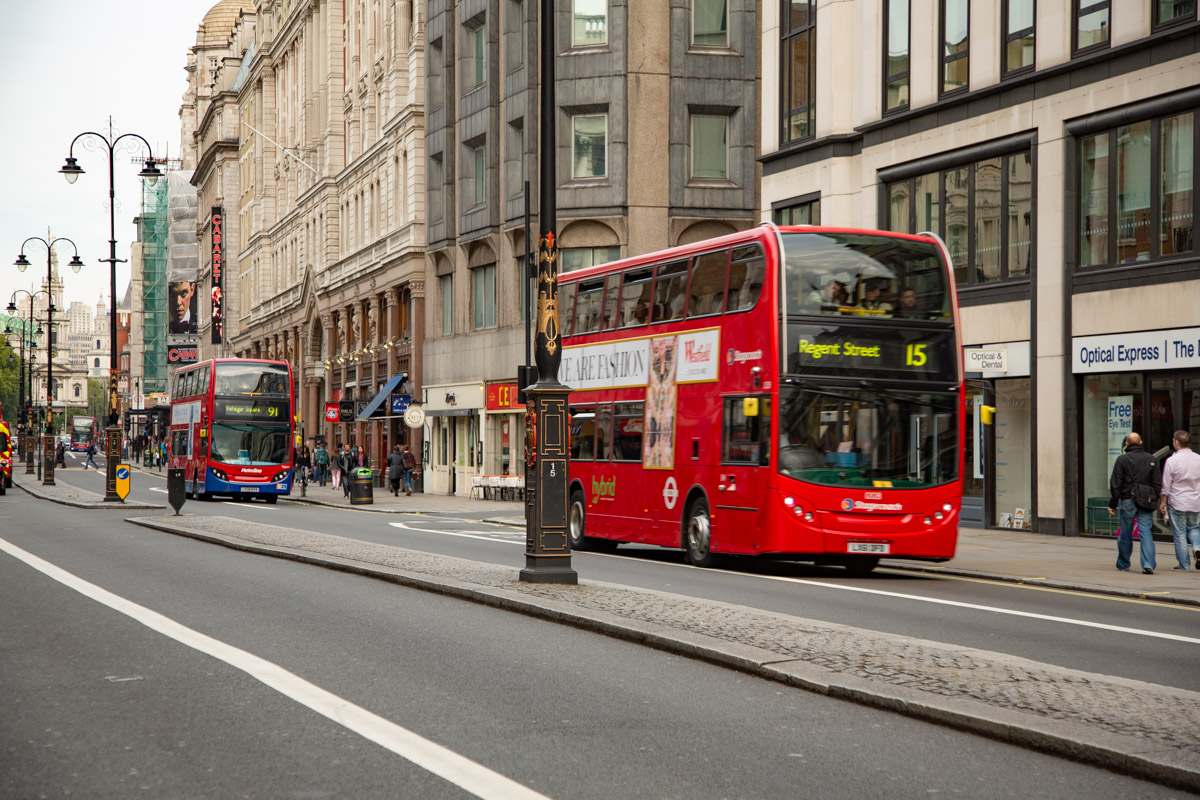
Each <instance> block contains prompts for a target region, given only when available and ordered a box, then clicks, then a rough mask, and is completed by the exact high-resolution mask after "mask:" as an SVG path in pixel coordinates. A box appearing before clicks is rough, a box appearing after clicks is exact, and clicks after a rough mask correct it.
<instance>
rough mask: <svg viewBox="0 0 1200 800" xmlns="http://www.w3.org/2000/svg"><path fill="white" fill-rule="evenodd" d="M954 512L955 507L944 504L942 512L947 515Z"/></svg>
mask: <svg viewBox="0 0 1200 800" xmlns="http://www.w3.org/2000/svg"><path fill="white" fill-rule="evenodd" d="M953 510H954V506H952V505H950V504H949V503H942V511H945V512H946V513H947V514H949V513H950V512H951V511H953Z"/></svg>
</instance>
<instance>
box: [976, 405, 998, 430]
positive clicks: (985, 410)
mask: <svg viewBox="0 0 1200 800" xmlns="http://www.w3.org/2000/svg"><path fill="white" fill-rule="evenodd" d="M995 422H996V407H995V406H980V407H979V424H980V425H992V424H995Z"/></svg>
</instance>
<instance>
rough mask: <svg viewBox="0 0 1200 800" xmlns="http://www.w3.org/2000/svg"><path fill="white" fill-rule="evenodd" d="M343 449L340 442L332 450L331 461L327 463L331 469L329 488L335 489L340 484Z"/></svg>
mask: <svg viewBox="0 0 1200 800" xmlns="http://www.w3.org/2000/svg"><path fill="white" fill-rule="evenodd" d="M343 447H345V445H343V444H342V443H341V442H338V443H337V445H336V446H335V447H334V448H333V459H332V460H331V461H330V462H329V464H330V467H332V469H333V480H332V481H330V483H331V484H332V486H331V487H330V488H333V489H336V488H338V486H340V485H341V482H342V448H343Z"/></svg>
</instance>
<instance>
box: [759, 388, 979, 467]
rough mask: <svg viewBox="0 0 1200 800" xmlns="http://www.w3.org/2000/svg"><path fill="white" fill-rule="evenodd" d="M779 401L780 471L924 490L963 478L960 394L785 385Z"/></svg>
mask: <svg viewBox="0 0 1200 800" xmlns="http://www.w3.org/2000/svg"><path fill="white" fill-rule="evenodd" d="M779 403H780V416H779V472H780V473H781V474H783V475H786V476H787V477H789V478H795V479H797V480H802V481H806V482H808V483H815V484H820V485H822V486H844V487H853V488H879V487H886V488H895V489H920V488H925V487H928V486H937V485H940V484H944V483H949V482H951V481H953V480H955V479H957V477H958V446H959V445H958V424H957V412H958V397H957V395H955V394H951V393H945V394H941V393H931V392H906V391H890V390H879V391H874V390H864V389H850V388H846V389H841V388H836V387H824V388H822V389H819V390H818V389H811V388H797V387H792V386H784V387H781V388H780V391H779Z"/></svg>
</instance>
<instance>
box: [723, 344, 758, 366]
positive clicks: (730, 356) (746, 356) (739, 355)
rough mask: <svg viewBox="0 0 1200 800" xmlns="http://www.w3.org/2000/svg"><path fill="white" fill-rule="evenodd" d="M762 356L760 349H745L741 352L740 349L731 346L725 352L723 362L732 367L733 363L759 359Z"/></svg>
mask: <svg viewBox="0 0 1200 800" xmlns="http://www.w3.org/2000/svg"><path fill="white" fill-rule="evenodd" d="M762 357H763V356H762V350H747V351H744V352H743V351H741V350H734V349H733V348H732V347H731V348H729V350H727V351H726V353H725V363H726V364H728V365H729V366H731V367H732V366H733V365H734V364H740V363H742V362H743V361H761V360H762Z"/></svg>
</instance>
